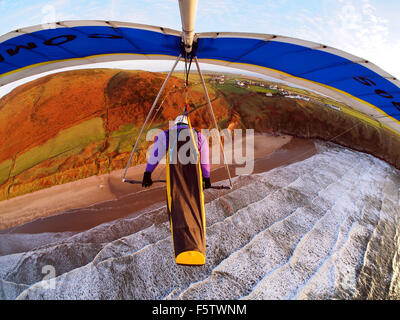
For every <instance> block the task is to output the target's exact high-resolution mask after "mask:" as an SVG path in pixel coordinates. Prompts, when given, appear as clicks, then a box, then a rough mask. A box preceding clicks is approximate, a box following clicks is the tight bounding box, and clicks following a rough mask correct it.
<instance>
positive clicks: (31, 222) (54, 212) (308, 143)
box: [0, 135, 316, 234]
mask: <svg viewBox="0 0 400 320" xmlns="http://www.w3.org/2000/svg"><path fill="white" fill-rule="evenodd" d="M255 138H256V141H255V162H254V171H253V173H261V172H265V171H269V170H272V169H274V168H276V167H280V166H282V165H288V164H290V163H294V162H298V161H302V160H304V159H306V158H308V157H310V156H312V155H314V154H315V153H316V149H315V146H314V142H313V140H307V139H300V138H295V137H290V136H278V137H272V136H266V135H257V136H256V137H255ZM235 167H236V166H235V165H233V166H231V167H230V169H231V175H232V176H234V169H235ZM143 169H144V165H143V164H142V165H138V166H135V167H131V168H129V171H128V175H127V177H129V179H135V180H141V175H142V172H143ZM211 169H212V176H211V181H212V183H215V182H218V181H221V180H225V179H226V172H225V169H224V167H223V166H221V165H218V166H217V165H212V168H211ZM121 172H122V170H116V171H114V172H112V173H110V174H106V175H102V176H93V177H89V178H86V179H82V180H78V181H75V182H70V183H68V184H65V185H58V186H54V187H51V188H48V189H44V190H40V191H38V192H35V193H32V194H27V195H24V196H21V197H18V198H14V199H10V200H6V201H7V202H0V217H2V216H1V212H2V209H3V210H4V207H7V205H10V206H8V208H10V207H11V208H15V209H16V212H15V213H14V219H13V214H9V227H6V228H2V230H0V234H11V233H13V234H16V233H29V234H34V233H43V232H66V231H75V232H80V231H84V230H87V229H90V228H93V227H95V226H97V225H100V224H102V223H105V222H109V221H112V220H116V219H120V218H123V217H126V216H132V215H133V216H134V215H135V213H137V212H139V211H143V209H145V208H147V207H149V206H151V205H154V204H156V203H163V202H164V201H165V186H164V185H162V184H154V185H153V186H152V187H151V188H149V189H145V190H143V189H142V187H141V185H132V184H127V183H122V182H121V179H120V173H121ZM163 173H164V168H163V166H159V167H158V168H157V169H156V170H155V172H154V173H153V179H154V180H156V179H161V178H162V175H163ZM68 197H70V199H68ZM24 205H27V206H28V208H26V207H24ZM18 210H19V211H18ZM24 210H25V211H24ZM23 220H25V222H23ZM19 221H21V223H18V222H19ZM13 223H14V225H12V224H13Z"/></svg>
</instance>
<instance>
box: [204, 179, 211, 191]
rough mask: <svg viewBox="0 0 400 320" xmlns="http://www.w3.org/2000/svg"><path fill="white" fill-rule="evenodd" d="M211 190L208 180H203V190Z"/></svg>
mask: <svg viewBox="0 0 400 320" xmlns="http://www.w3.org/2000/svg"><path fill="white" fill-rule="evenodd" d="M208 188H211V181H210V178H203V189H208Z"/></svg>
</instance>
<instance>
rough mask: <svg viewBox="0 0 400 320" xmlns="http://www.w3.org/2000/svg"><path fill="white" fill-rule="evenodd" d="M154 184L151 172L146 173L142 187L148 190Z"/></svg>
mask: <svg viewBox="0 0 400 320" xmlns="http://www.w3.org/2000/svg"><path fill="white" fill-rule="evenodd" d="M152 184H153V180H151V172H148V171H145V173H144V175H143V181H142V187H144V188H148V187H150V186H151V185H152Z"/></svg>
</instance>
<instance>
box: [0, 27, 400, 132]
mask: <svg viewBox="0 0 400 320" xmlns="http://www.w3.org/2000/svg"><path fill="white" fill-rule="evenodd" d="M53 27H54V28H48V29H43V26H36V27H30V28H24V29H20V30H16V31H13V32H10V33H8V34H6V35H3V36H1V37H0V86H2V85H5V84H7V83H10V82H12V81H15V80H18V79H22V78H25V77H28V76H31V75H35V74H38V73H41V72H44V71H50V70H55V69H59V68H63V67H68V66H75V65H85V64H90V63H95V62H104V61H117V60H132V59H157V60H159V59H162V60H166V59H174V58H176V57H177V56H178V55H179V54H180V52H181V44H180V43H181V34H182V33H181V32H179V31H176V30H171V29H165V28H161V27H155V26H146V25H139V24H131V23H123V22H109V21H66V22H59V23H56V24H54V26H53ZM195 39H197V41H198V44H197V51H196V55H197V57H198V59H199V61H200V62H204V63H210V64H215V65H221V66H227V67H233V68H236V69H243V70H249V71H253V72H257V73H260V74H264V75H268V76H270V77H273V78H276V79H280V80H284V81H287V82H291V83H294V84H298V85H301V86H303V87H305V88H309V89H312V90H315V91H318V92H320V93H322V94H325V95H328V96H330V97H332V98H335V99H336V100H338V101H340V102H343V103H346V104H347V105H349V106H351V107H353V108H354V109H356V110H358V111H360V112H362V113H364V114H366V115H368V116H370V117H372V118H374V119H376V120H377V121H379V123H380V124H382V125H383V126H385V127H387V128H390V129H392V130H393V131H395V132H397V133H400V81H399V80H397V79H395V78H394V77H393V76H391V75H390V74H388V73H387V72H385V71H383V70H381V69H380V68H379V67H377V66H376V65H374V64H373V63H371V62H369V61H365V60H364V59H361V58H358V57H355V56H353V55H350V54H348V53H345V52H343V51H340V50H337V49H334V48H331V47H327V46H324V45H321V44H317V43H313V42H308V41H303V40H299V39H294V38H287V37H282V36H274V35H267V34H249V33H200V34H197V35H196V37H195Z"/></svg>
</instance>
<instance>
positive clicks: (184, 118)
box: [175, 115, 189, 125]
mask: <svg viewBox="0 0 400 320" xmlns="http://www.w3.org/2000/svg"><path fill="white" fill-rule="evenodd" d="M178 123H184V124H187V125H188V124H189V121H188V118H187V116H184V115H180V116H177V117H176V119H175V124H178Z"/></svg>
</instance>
